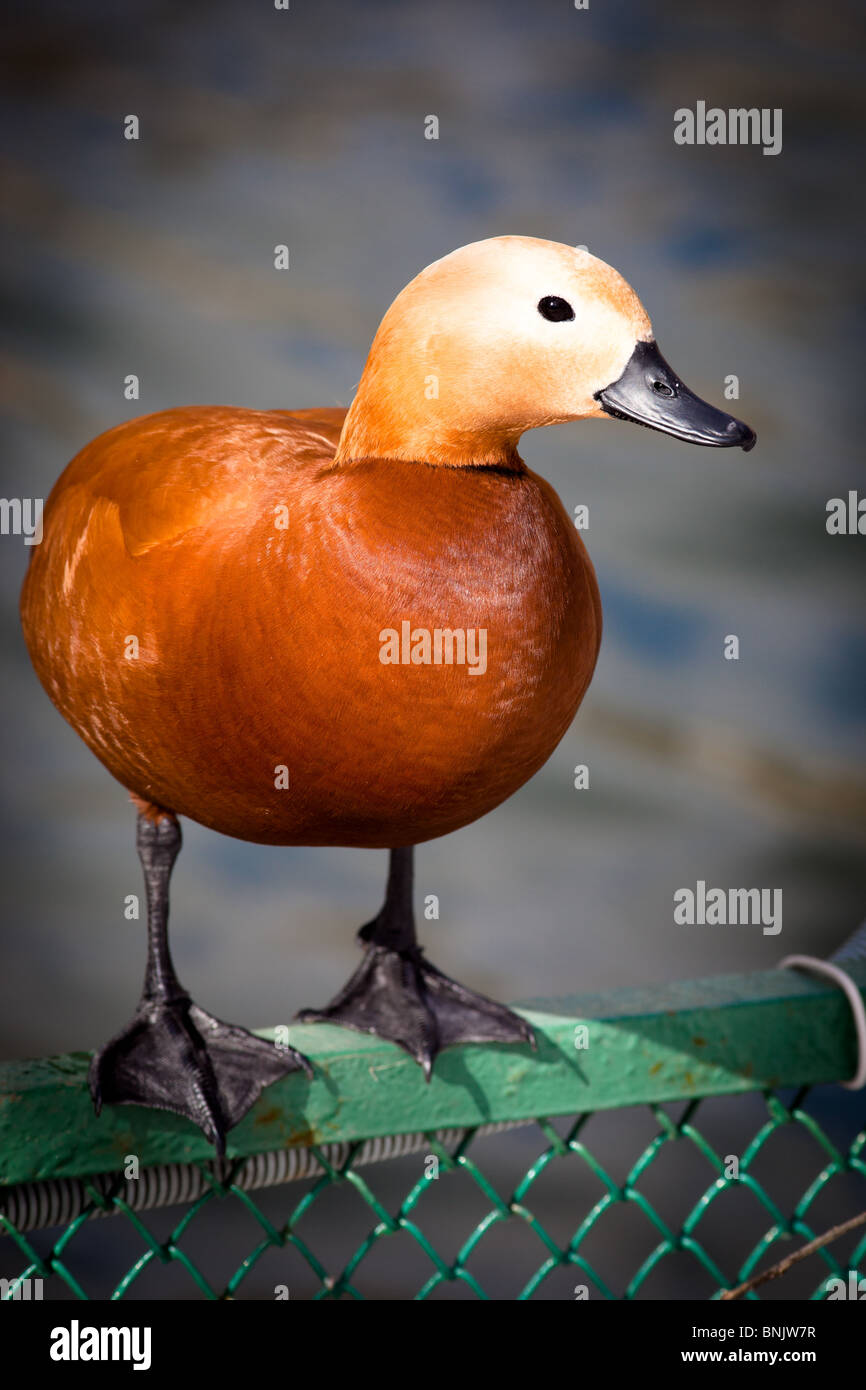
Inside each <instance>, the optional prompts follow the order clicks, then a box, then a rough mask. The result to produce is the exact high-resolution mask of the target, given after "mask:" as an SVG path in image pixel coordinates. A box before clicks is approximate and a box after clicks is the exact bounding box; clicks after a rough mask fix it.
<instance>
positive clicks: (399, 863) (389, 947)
mask: <svg viewBox="0 0 866 1390" xmlns="http://www.w3.org/2000/svg"><path fill="white" fill-rule="evenodd" d="M413 854H414V850H413V849H412V848H411V847H410V848H404V849H393V850H391V860H390V865H389V870H388V886H387V889H386V892H385V901H384V903H383V904H382V907H381V909H380V911H379V912H378V914H377V915H376V916H375V917H374V918H373V920H372V922H368V923H367V924H366V926H364V927H362V928H361V930H360V932H359V933H358V936H359V938H360V940H361V941H362V942H364V943H365V944H366V948H367V949H366V951H365V953H364V959H363V960H362V961H361V964H360V965H359V966H358V969H357V970H356V971H355V973H354V975H353V976H352V978H351V979H350V980H349V982H348V983H347V984H346V985H345V986H344V988H343V989H342V990H341V991H340V993H339V994H338V995H337V996H336V997H335V998H334V999H333V1000H332V1001H331V1003H330V1004H329V1005H328V1006H327V1008H325V1009H304V1010H303V1011H302V1012H301V1013H300V1014H299V1015H298V1017H299V1019H300V1020H301V1022H303V1023H339V1024H341V1025H343V1027H346V1028H355V1029H357V1030H358V1031H359V1032H364V1033H375V1034H376V1036H377V1037H380V1038H387V1039H388V1040H389V1041H391V1042H395V1043H397V1044H399V1046H400V1047H402V1048H404V1049H405V1050H406V1051H407V1052H408V1053H410V1054H411V1056H413V1057H414V1058H415V1060H416V1061H417V1062H418V1063H420V1065H421V1066H422V1067H423V1069H424V1074H425V1076H426V1077H427V1080H428V1081H429V1079H430V1075H431V1072H432V1069H433V1062H434V1060H435V1058H436V1056H437V1054H438V1053H439V1052H441V1051H442V1050H443V1048H446V1047H452V1046H453V1045H454V1044H455V1043H471V1042H474V1043H478V1042H503V1043H530V1044H531V1045H532V1046H534V1045H535V1038H534V1035H533V1032H532V1029H531V1028H530V1027H529V1024H528V1023H526V1021H525V1020H524V1019H522V1018H521V1017H520V1016H519V1015H518V1014H516V1013H514V1012H513V1011H512V1010H511V1009H507V1008H506V1007H505V1005H504V1004H497V1003H496V1002H495V1001H494V1000H493V999H488V998H487V997H486V996H485V995H483V994H475V993H474V992H473V991H472V990H469V989H466V988H465V987H464V986H463V985H461V984H458V982H457V981H456V980H452V979H450V977H449V976H448V975H444V974H443V973H442V971H441V970H437V969H436V966H435V965H431V964H430V963H429V962H428V961H426V960H425V959H424V954H423V951H422V949H421V947H420V946H419V945H418V941H417V937H416V935H415V918H414V913H413V911H412V877H413V862H412V861H413Z"/></svg>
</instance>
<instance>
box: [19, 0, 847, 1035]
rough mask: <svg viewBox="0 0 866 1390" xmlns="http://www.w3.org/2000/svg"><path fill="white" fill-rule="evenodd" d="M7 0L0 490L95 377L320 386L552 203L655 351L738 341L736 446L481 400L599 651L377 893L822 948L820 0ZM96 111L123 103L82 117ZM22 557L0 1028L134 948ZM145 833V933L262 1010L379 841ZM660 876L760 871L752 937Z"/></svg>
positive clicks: (825, 702) (829, 772)
mask: <svg viewBox="0 0 866 1390" xmlns="http://www.w3.org/2000/svg"><path fill="white" fill-rule="evenodd" d="M12 14H13V18H12V21H11V24H10V36H9V38H10V41H9V43H8V44H7V52H6V56H5V58H4V59H3V76H4V81H3V84H2V96H0V128H2V130H3V132H4V136H3V151H4V152H3V156H2V160H3V165H2V167H3V173H4V183H5V186H6V189H7V197H6V199H5V204H4V208H3V211H2V215H0V236H2V262H3V271H2V282H0V293H2V301H3V307H4V314H3V327H2V330H0V332H2V341H0V364H2V375H3V380H4V383H5V390H4V393H3V414H2V428H3V434H4V445H3V452H2V484H0V486H2V492H3V495H4V496H7V497H13V496H42V497H44V496H46V495H47V492H48V490H49V488H50V486H51V484H52V483H53V481H54V479H55V478H56V476H57V474H58V473H59V472H60V471H61V469H62V468H63V466H64V465H65V464H66V462H67V461H68V459H69V458H70V457H71V456H72V455H73V454H74V453H75V452H76V451H77V450H78V449H79V448H80V447H81V446H82V445H83V444H84V443H85V442H86V441H87V440H88V439H90V438H91V437H93V436H94V435H96V434H98V433H99V432H101V431H102V430H104V429H106V428H108V427H110V426H111V425H113V424H115V423H117V422H119V421H121V420H123V419H126V418H130V417H132V416H134V415H136V414H142V413H146V412H149V411H152V410H159V409H162V408H164V407H168V406H173V405H179V404H187V403H192V402H224V403H234V404H237V405H245V406H253V407H289V408H291V407H301V406H311V405H333V404H342V405H346V404H348V402H349V401H350V399H351V396H352V392H353V388H354V386H355V384H356V382H357V380H358V377H359V375H360V371H361V367H362V365H363V361H364V357H365V354H366V351H367V348H368V345H369V342H370V340H371V338H372V336H373V333H374V331H375V328H376V326H377V323H378V320H379V318H380V316H381V314H382V313H383V312H384V310H385V308H386V307H387V305H388V303H389V302H390V300H391V299H392V298H393V296H394V295H395V294H396V293H397V291H398V290H399V289H400V288H401V287H402V286H403V284H404V283H405V282H406V281H407V280H409V279H410V278H411V277H412V276H413V275H414V274H415V273H416V272H417V271H418V270H419V269H420V268H421V267H422V266H423V265H425V264H427V263H428V262H429V261H431V260H433V259H435V258H436V257H438V256H440V255H443V254H445V253H446V252H447V251H449V250H451V249H452V248H454V247H455V246H459V245H462V244H464V243H466V242H469V241H473V240H476V239H478V238H481V237H485V236H491V235H499V234H503V233H521V234H526V235H533V236H542V237H549V238H551V239H554V240H559V241H565V242H568V243H572V244H585V245H587V246H588V247H589V249H590V250H591V251H593V252H594V253H595V254H597V255H599V256H601V257H602V258H603V259H605V260H608V261H610V262H611V263H612V264H614V265H616V266H617V267H618V269H620V270H621V271H622V273H623V274H624V275H625V276H626V278H627V279H628V280H629V281H630V282H631V283H632V284H633V285H634V286H635V288H636V289H637V291H638V293H639V294H640V295H641V297H642V299H643V301H644V303H645V304H646V306H647V308H648V310H649V312H650V314H651V316H652V318H653V322H654V327H655V330H656V333H657V336H658V339H659V342H660V344H661V346H662V350H663V351H664V352H665V354H666V356H667V357H668V358H669V359H670V361H671V362H672V364H673V365H674V366H675V367H676V368H677V369H678V370H679V371H681V372H682V374H683V375H684V376H685V378H686V380H687V381H688V382H689V384H690V385H691V386H692V387H693V389H695V390H697V391H698V392H699V393H700V394H702V395H706V396H707V397H709V398H710V399H713V400H715V401H717V402H718V403H719V404H721V403H722V400H723V389H724V382H725V378H726V377H727V376H728V375H729V374H732V373H733V374H736V375H737V376H738V377H739V381H740V397H739V401H738V402H737V404H736V405H735V406H733V408H734V409H735V411H736V413H738V414H740V415H741V416H742V417H743V418H744V419H746V420H748V421H749V423H751V424H752V425H753V426H754V427H755V428H756V429H757V432H758V436H759V445H758V448H757V449H756V450H755V451H754V452H752V453H749V454H743V453H740V452H738V451H729V452H728V451H726V452H724V453H718V452H715V451H702V450H697V449H691V448H689V447H687V446H685V445H682V444H679V443H677V442H676V441H673V440H671V439H669V438H666V437H663V436H660V435H656V434H652V433H650V432H649V431H645V430H637V429H634V428H631V427H629V426H628V425H626V424H621V423H618V422H607V421H606V422H587V423H584V424H575V425H569V426H563V427H559V428H556V429H553V430H547V431H541V432H537V433H535V434H534V435H530V436H527V437H526V438H525V439H524V441H523V446H522V452H523V455H524V457H525V458H526V460H527V462H528V463H529V464H530V466H531V467H533V468H535V469H536V470H537V471H539V472H541V473H543V474H544V475H545V476H546V477H548V478H549V479H550V480H551V481H552V482H553V483H554V485H555V486H556V487H557V489H558V491H559V492H560V495H561V496H562V498H563V501H564V502H565V504H566V506H567V507H568V508H569V509H572V508H573V507H574V506H575V505H576V504H578V503H586V504H588V505H589V508H590V526H589V530H588V532H587V533H586V537H585V539H586V541H587V544H588V547H589V550H590V553H591V555H592V557H593V560H594V562H595V564H596V568H597V571H598V576H599V581H600V585H601V591H602V599H603V605H604V614H605V635H604V642H603V647H602V653H601V658H600V661H599V665H598V669H597V672H596V675H595V678H594V681H593V684H592V686H591V688H590V691H589V694H588V696H587V698H586V700H585V703H584V707H583V709H582V710H581V712H580V714H579V715H578V718H577V720H576V722H575V724H574V726H573V728H572V729H571V731H570V732H569V734H568V735H567V736H566V738H565V739H564V740H563V742H562V744H561V745H560V747H559V749H558V750H557V752H556V753H555V755H554V756H553V757H552V758H551V760H550V762H549V763H548V764H547V766H546V767H545V768H544V769H543V770H542V772H540V773H539V774H538V776H537V777H536V778H535V779H534V780H533V781H532V782H531V783H530V784H529V785H528V786H527V787H525V788H524V789H523V790H522V791H521V792H520V793H519V794H518V795H517V796H515V797H514V798H513V799H512V800H511V801H510V802H509V803H507V804H506V805H505V806H503V807H501V808H500V809H499V810H498V811H496V812H495V813H493V814H492V815H490V816H488V817H487V818H486V819H484V820H482V821H481V822H479V823H477V824H476V825H473V826H471V827H469V828H467V829H466V830H464V831H462V832H460V833H459V834H457V835H453V836H449V837H447V838H445V839H443V840H440V841H437V842H435V843H432V844H430V845H428V846H425V847H423V848H422V849H421V850H420V852H419V855H418V891H419V894H427V893H436V894H438V896H439V898H440V901H441V919H440V921H439V922H437V923H427V924H425V936H426V943H427V947H428V950H429V953H430V954H431V955H432V957H433V959H435V961H436V962H437V964H439V965H440V966H441V967H442V968H444V969H446V970H448V971H449V972H450V973H452V974H455V975H456V976H457V977H458V978H460V979H463V980H465V981H466V982H467V983H470V984H472V985H474V986H476V987H478V988H481V989H484V990H487V991H488V992H491V993H493V994H495V995H497V996H498V997H501V998H512V999H515V998H521V997H529V996H543V995H556V994H558V993H563V992H565V991H566V990H571V991H573V990H578V989H580V990H587V989H606V988H609V987H612V986H616V985H631V984H640V983H650V982H655V981H664V980H666V979H669V978H675V977H687V976H693V975H701V974H712V973H715V972H721V971H738V970H743V971H745V970H750V969H756V968H769V967H771V966H772V965H774V964H775V963H776V962H777V960H778V959H779V957H780V956H781V955H783V954H785V953H787V952H791V951H801V950H808V951H812V952H816V953H818V954H821V955H823V954H827V953H829V952H830V951H831V950H832V949H833V947H834V946H835V945H836V944H837V943H838V941H839V940H840V939H841V938H842V937H844V936H845V935H846V934H847V932H848V931H850V930H851V929H852V928H853V926H854V925H855V924H856V922H857V921H858V920H859V919H860V917H861V916H862V914H863V908H864V905H866V866H864V857H863V849H864V841H866V818H864V811H866V779H864V775H863V751H864V704H866V702H864V684H866V624H864V617H863V602H862V592H863V589H862V586H863V577H864V562H863V546H864V542H863V540H862V538H855V537H830V536H828V535H827V533H826V530H825V526H824V519H825V506H826V502H827V499H828V498H829V497H832V496H837V495H842V496H844V495H845V494H846V493H847V491H848V489H849V488H857V487H860V488H861V489H862V488H864V486H866V478H864V469H863V466H862V461H861V458H862V455H861V448H860V443H861V439H862V428H863V423H862V414H863V390H862V386H861V382H860V374H859V361H858V359H859V358H860V356H861V347H862V333H863V325H862V317H861V316H860V314H859V313H858V308H857V305H858V297H859V296H860V295H861V292H862V288H863V272H862V252H861V239H860V238H859V237H858V235H857V232H856V227H857V222H856V219H855V217H854V215H853V212H854V209H853V206H852V205H853V202H854V200H855V198H856V197H857V194H858V192H859V188H858V180H856V179H855V178H854V171H855V169H856V167H857V153H858V136H859V133H860V131H861V130H862V116H863V84H862V75H861V73H860V69H859V67H858V63H857V59H856V39H857V37H858V33H859V30H860V28H861V20H860V19H859V18H858V16H857V11H856V7H855V6H854V5H853V4H850V5H849V4H846V3H841V0H840V2H839V3H834V4H833V5H831V6H830V7H829V8H828V7H826V6H822V7H816V6H814V5H812V4H809V3H805V2H803V0H793V2H789V3H784V4H783V3H772V4H767V5H765V6H762V7H760V9H757V10H756V9H755V8H754V7H753V6H751V5H748V4H746V3H744V0H734V3H731V4H727V5H725V6H718V5H714V4H710V3H708V0H700V3H693V4H686V3H660V4H657V5H654V6H652V7H647V6H644V5H641V4H639V3H638V0H615V2H614V3H606V4H602V3H600V0H599V3H596V0H593V3H592V4H591V6H590V8H589V10H587V11H577V10H575V9H574V8H573V7H570V6H569V5H568V4H566V3H565V0H557V3H554V2H553V0H542V3H537V4H533V5H526V4H515V3H494V0H482V3H478V4H473V5H471V6H467V5H464V4H459V3H457V2H456V0H445V2H444V3H440V4H437V5H435V6H433V5H422V4H408V5H407V4H399V3H396V2H395V3H387V2H386V0H375V2H373V3H367V0H365V3H363V4H360V3H359V4H354V5H352V4H345V3H342V4H339V3H322V4H318V5H315V6H312V5H310V6H304V5H301V4H296V5H293V6H292V8H291V9H290V10H289V11H288V12H282V11H276V10H274V9H273V8H269V7H268V6H267V5H264V4H263V5H261V6H242V5H241V4H240V3H239V0H216V2H215V3H208V4H204V3H201V4H187V5H185V6H183V7H177V6H174V5H169V4H163V3H158V0H142V3H141V4H139V5H136V6H135V7H133V8H131V9H125V10H120V9H118V8H117V7H116V6H113V5H111V4H108V3H103V4H99V3H95V0H87V3H84V4H81V5H79V6H76V7H74V8H72V7H69V8H66V9H61V8H60V7H57V6H54V5H48V4H45V3H44V2H40V3H35V4H30V5H27V6H24V5H17V6H13V7H12ZM861 37H862V35H861ZM698 99H705V100H707V101H708V102H709V103H710V104H717V105H719V106H723V107H727V106H729V105H731V106H750V105H757V106H759V107H771V108H775V107H781V108H783V111H784V147H783V151H782V153H781V154H780V155H779V156H778V157H765V156H763V155H762V154H761V151H760V149H757V148H751V147H746V148H733V147H732V148H726V147H717V148H710V147H703V148H688V147H682V146H677V145H675V144H674V141H673V112H674V110H675V109H676V108H678V107H681V106H693V105H694V103H695V102H696V101H697V100H698ZM129 113H135V114H137V115H138V116H139V118H140V122H141V138H140V139H139V141H138V142H131V141H126V140H124V139H123V138H122V122H123V118H124V117H125V116H126V115H127V114H129ZM430 113H434V114H436V115H438V117H439V121H440V138H439V140H438V141H429V140H425V138H424V118H425V116H426V115H428V114H430ZM280 242H285V243H287V244H288V245H289V247H290V254H291V269H290V270H289V271H288V272H285V273H280V272H276V271H275V270H274V269H273V247H274V245H275V244H276V243H280ZM131 372H134V373H136V374H137V375H138V376H139V377H140V381H141V399H140V400H139V401H137V402H128V401H125V400H124V396H123V380H124V377H125V376H126V375H127V374H128V373H131ZM25 561H26V550H25V547H24V546H23V545H22V543H21V541H20V539H18V538H12V537H3V538H2V540H0V566H2V589H0V602H2V611H0V621H2V643H3V655H4V671H5V676H6V679H5V681H4V686H3V696H2V699H3V710H2V715H3V717H2V724H3V728H4V730H5V734H6V738H5V751H4V760H3V778H4V789H5V795H4V812H5V815H4V822H3V824H4V829H3V835H2V840H0V852H2V856H3V866H2V872H3V885H4V899H5V905H6V907H5V924H4V932H3V948H2V949H3V970H2V980H0V1001H2V1002H0V1048H2V1051H3V1052H4V1053H5V1054H6V1055H9V1056H22V1055H32V1054H41V1053H45V1052H51V1051H60V1050H65V1049H69V1048H74V1047H91V1046H94V1045H96V1044H97V1043H99V1042H100V1041H102V1040H103V1039H104V1038H105V1036H106V1035H107V1034H108V1033H110V1032H112V1031H113V1030H114V1029H115V1028H116V1027H117V1026H118V1025H119V1024H120V1023H121V1022H122V1021H123V1019H124V1018H125V1017H126V1016H127V1015H128V1013H129V1010H130V1008H131V1006H132V1003H133V1000H134V998H135V997H136V995H137V991H138V987H139V976H140V970H141V966H142V960H143V942H142V940H141V932H140V930H139V928H138V927H137V925H136V924H134V923H129V922H126V921H125V920H124V917H123V912H122V904H123V899H124V897H125V895H127V894H128V893H131V892H137V891H138V888H139V882H138V866H137V861H136V858H135V853H134V844H133V826H134V816H133V813H132V811H131V809H130V808H129V806H128V804H127V802H126V799H125V796H124V793H123V791H122V790H121V789H120V788H119V787H118V786H117V785H116V784H115V783H114V782H113V781H112V780H111V778H110V777H109V776H108V774H107V773H106V772H105V771H104V770H103V769H102V768H101V766H100V765H99V764H98V763H97V762H96V761H95V760H94V759H93V758H92V756H91V755H90V754H89V753H88V751H87V750H86V749H85V748H84V746H83V745H82V744H81V743H79V741H78V740H77V738H76V737H75V735H74V734H73V733H72V732H71V731H70V730H69V729H68V728H67V727H66V726H65V725H64V723H63V721H62V720H61V719H60V716H59V715H58V714H57V713H56V712H55V711H54V710H53V708H52V706H51V705H50V703H49V701H48V699H47V697H46V696H45V695H44V694H43V692H42V691H41V688H40V687H39V684H38V682H37V680H36V677H35V675H34V674H33V672H32V670H31V668H30V666H29V663H28V660H27V656H26V652H25V650H24V646H23V641H22V638H21V635H20V630H19V627H18V620H17V593H18V589H19V586H20V581H21V577H22V575H23V571H24V565H25ZM728 633H736V634H738V635H739V638H740V650H741V656H740V660H739V661H738V662H727V661H725V660H723V657H722V646H723V639H724V637H725V635H726V634H728ZM577 763H586V764H588V765H589V768H590V776H591V786H590V789H589V790H588V791H582V792H577V791H575V790H574V789H573V785H572V781H573V777H572V774H573V769H574V767H575V765H576V764H577ZM184 834H185V848H184V852H183V855H182V858H181V860H180V862H179V865H178V869H177V872H176V875H175V881H174V897H173V907H172V915H173V922H174V924H175V935H174V950H175V956H176V960H177V963H178V966H179V969H180V973H181V975H182V977H183V979H184V981H185V982H186V983H187V984H188V986H189V987H190V988H191V989H192V990H193V992H194V993H195V995H196V997H197V998H198V999H199V1000H200V1001H201V1003H202V1004H203V1005H204V1006H206V1007H207V1008H210V1009H212V1010H213V1011H214V1012H216V1013H217V1014H219V1015H222V1016H223V1017H226V1018H230V1019H232V1020H235V1021H237V1022H242V1023H245V1024H248V1025H264V1024H270V1023H276V1022H279V1021H284V1020H288V1019H289V1018H290V1017H291V1016H292V1014H293V1013H294V1012H295V1010H296V1009H297V1008H299V1007H301V1006H303V1005H309V1004H319V1003H322V1002H324V1001H325V1000H326V999H328V998H329V997H330V996H331V995H332V994H333V992H334V991H335V989H336V987H337V986H338V985H339V984H341V983H342V982H343V980H344V979H345V977H346V976H347V974H348V973H349V971H350V969H351V968H353V966H354V962H355V959H356V948H355V946H354V944H353V933H354V930H355V928H356V927H357V926H358V925H359V924H360V923H361V922H363V921H366V920H367V919H368V918H369V916H370V915H371V913H372V911H373V910H374V909H375V908H376V906H377V905H378V901H379V898H380V896H381V892H382V886H383V879H384V871H385V856H384V855H383V854H381V853H372V852H365V851H347V850H327V849H321V850H309V849H298V850H292V849H288V850H274V849H265V848H261V847H257V846H252V845H246V844H242V843H239V842H234V841H230V840H227V839H223V838H220V837H218V836H216V835H213V834H211V833H209V832H206V831H204V830H201V829H200V828H198V827H196V826H194V825H191V824H188V825H186V826H185V827H184ZM698 878H703V879H705V880H706V881H707V882H708V883H716V884H719V885H722V886H735V885H736V886H752V885H755V886H767V887H778V888H781V889H782V890H783V893H784V929H783V932H782V934H781V936H778V937H773V936H765V935H763V934H761V932H760V931H758V930H756V929H754V928H748V927H729V928H710V927H704V928H698V927H692V928H688V927H682V926H676V925H675V924H674V922H673V913H672V895H673V892H674V890H675V889H676V888H678V887H680V886H683V885H689V884H692V885H693V884H694V883H695V881H696V879H698Z"/></svg>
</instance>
